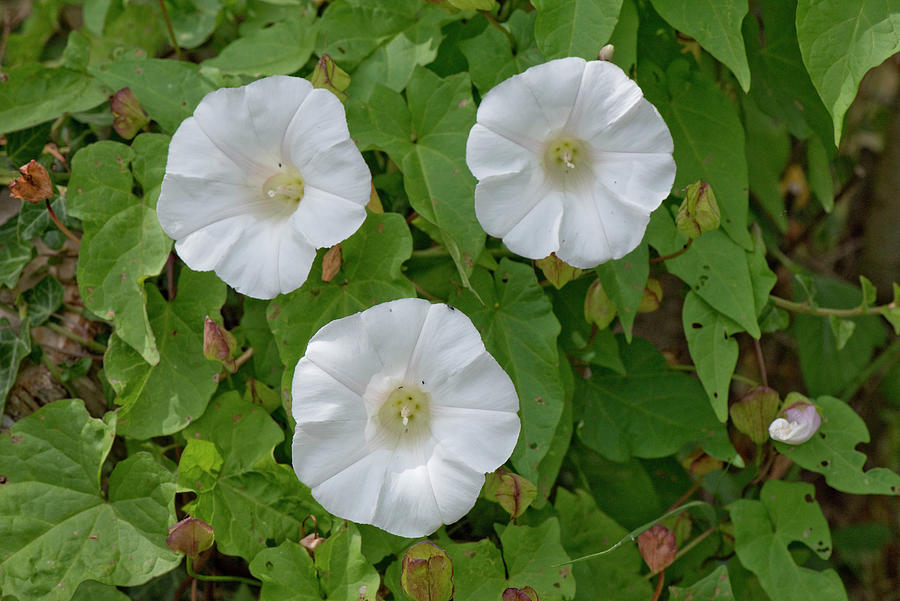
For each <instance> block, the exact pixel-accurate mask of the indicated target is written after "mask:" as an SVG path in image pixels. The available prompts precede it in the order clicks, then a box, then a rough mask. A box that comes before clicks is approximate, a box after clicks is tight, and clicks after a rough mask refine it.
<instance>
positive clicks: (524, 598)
mask: <svg viewBox="0 0 900 601" xmlns="http://www.w3.org/2000/svg"><path fill="white" fill-rule="evenodd" d="M502 599H503V601H541V598H540V597H538V594H537V591H536V590H534V589H533V588H531V587H530V586H526V587H523V588H512V587H510V588H508V589H506V590H505V591H503V598H502Z"/></svg>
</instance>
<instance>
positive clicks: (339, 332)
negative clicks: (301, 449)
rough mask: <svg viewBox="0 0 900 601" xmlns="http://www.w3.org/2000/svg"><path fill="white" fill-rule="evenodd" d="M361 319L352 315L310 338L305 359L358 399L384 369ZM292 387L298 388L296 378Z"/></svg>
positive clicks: (326, 326) (331, 323) (323, 328)
mask: <svg viewBox="0 0 900 601" xmlns="http://www.w3.org/2000/svg"><path fill="white" fill-rule="evenodd" d="M378 306H379V307H380V306H381V305H378ZM362 316H363V314H362V313H355V314H353V315H349V316H347V317H343V318H341V319H336V320H334V321H332V322H330V323H328V324H326V325H325V326H323V327H322V329H320V330H319V331H318V332H316V333H315V334H314V335H313V337H312V338H310V340H309V343H308V344H307V345H306V355H305V359H306V360H308V361H311V362H312V363H315V364H316V365H317V366H318V367H319V368H320V369H322V370H323V371H325V372H326V373H327V374H329V375H330V376H331V377H332V378H334V379H335V380H337V381H338V382H340V383H341V384H342V385H343V386H345V387H346V388H348V389H350V390H352V391H353V392H354V393H355V394H357V395H359V396H363V395H364V394H365V392H366V389H367V388H368V386H369V382H370V381H371V380H372V378H373V376H375V375H376V374H378V373H380V372H381V371H382V370H383V369H384V366H383V365H382V363H381V360H380V359H379V356H378V352H377V351H376V348H375V347H373V345H372V344H370V342H369V337H368V336H366V334H365V331H364V330H363V328H362V319H363V317H362ZM294 385H295V386H299V385H300V384H299V381H298V380H297V379H296V378H295V379H294ZM294 418H295V419H296V418H297V416H296V415H295V416H294Z"/></svg>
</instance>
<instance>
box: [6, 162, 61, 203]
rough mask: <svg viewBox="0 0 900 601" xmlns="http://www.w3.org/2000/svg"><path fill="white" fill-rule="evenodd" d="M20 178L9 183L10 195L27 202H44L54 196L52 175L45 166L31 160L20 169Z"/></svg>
mask: <svg viewBox="0 0 900 601" xmlns="http://www.w3.org/2000/svg"><path fill="white" fill-rule="evenodd" d="M19 173H20V174H21V175H20V176H19V177H17V178H16V179H14V180H13V181H11V182H10V183H9V195H10V196H12V197H13V198H21V199H22V200H24V201H26V202H43V201H45V200H47V199H48V198H51V197H52V196H53V184H52V183H51V182H50V174H49V173H47V169H45V168H44V166H43V165H41V164H40V163H38V162H37V161H35V160H34V159H31V160H30V161H29V162H28V164H27V165H23V166H22V167H19Z"/></svg>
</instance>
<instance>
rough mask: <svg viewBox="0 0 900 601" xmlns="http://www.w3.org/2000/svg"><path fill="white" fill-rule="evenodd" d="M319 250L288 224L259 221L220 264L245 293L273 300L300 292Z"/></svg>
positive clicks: (221, 271)
mask: <svg viewBox="0 0 900 601" xmlns="http://www.w3.org/2000/svg"><path fill="white" fill-rule="evenodd" d="M315 258H316V249H315V248H314V247H313V246H312V245H311V244H310V243H309V242H308V241H307V240H305V239H304V238H303V236H302V235H300V234H299V233H297V232H295V231H294V229H293V228H292V227H291V226H290V224H288V223H287V222H286V221H274V220H256V221H254V222H253V223H252V224H250V225H249V226H248V227H247V228H246V229H245V230H244V232H243V234H242V235H241V237H240V238H239V239H238V240H237V241H236V242H235V243H234V244H233V245H232V247H231V248H230V249H229V251H228V253H226V254H225V256H224V257H223V258H222V260H221V261H219V263H218V264H217V265H216V274H218V276H219V277H220V278H222V279H223V280H225V282H226V283H227V284H228V285H229V286H231V287H233V288H234V289H235V290H237V291H238V292H240V293H241V294H246V295H247V296H251V297H253V298H261V299H269V298H275V297H276V296H278V294H284V293H287V292H291V291H292V290H296V289H297V288H299V287H300V286H301V285H303V282H305V281H306V276H308V275H309V270H310V268H311V267H312V263H313V261H314V260H315Z"/></svg>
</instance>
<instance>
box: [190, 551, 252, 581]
mask: <svg viewBox="0 0 900 601" xmlns="http://www.w3.org/2000/svg"><path fill="white" fill-rule="evenodd" d="M184 558H185V560H186V561H185V566H184V569H185V571H186V572H187V574H188V576H190V577H191V578H194V579H195V580H204V581H208V582H243V583H244V584H249V585H250V586H255V587H261V586H262V582H260V581H259V580H254V579H253V578H244V577H243V576H207V575H205V574H197V573H196V572H194V566H193V563H194V561H193V559H191V556H190V555H185V556H184Z"/></svg>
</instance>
